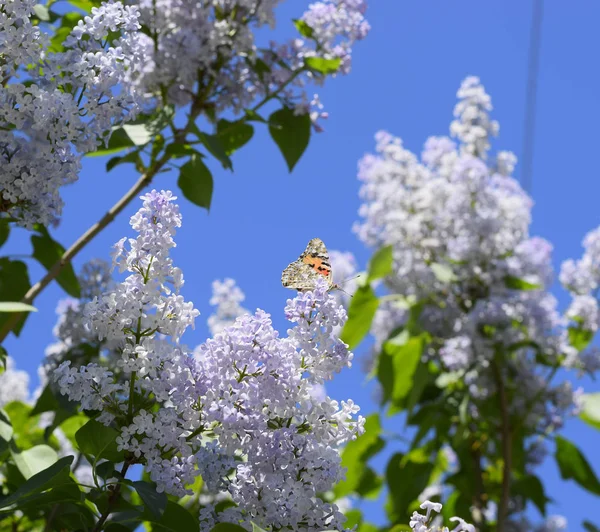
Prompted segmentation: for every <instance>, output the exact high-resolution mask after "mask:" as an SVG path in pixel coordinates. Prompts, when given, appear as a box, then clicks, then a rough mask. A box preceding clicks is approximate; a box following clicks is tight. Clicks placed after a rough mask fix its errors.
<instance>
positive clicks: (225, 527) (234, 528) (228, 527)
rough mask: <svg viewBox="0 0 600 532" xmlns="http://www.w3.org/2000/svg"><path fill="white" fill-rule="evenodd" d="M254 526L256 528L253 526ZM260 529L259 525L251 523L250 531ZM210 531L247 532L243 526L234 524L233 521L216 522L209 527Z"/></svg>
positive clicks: (253, 531)
mask: <svg viewBox="0 0 600 532" xmlns="http://www.w3.org/2000/svg"><path fill="white" fill-rule="evenodd" d="M254 527H256V528H254ZM255 530H256V531H258V530H262V529H261V528H260V527H259V526H257V525H255V524H254V523H252V532H255ZM210 532H248V531H247V530H246V529H245V528H244V527H241V526H240V525H234V524H233V523H218V524H217V525H215V526H213V527H212V528H211V529H210Z"/></svg>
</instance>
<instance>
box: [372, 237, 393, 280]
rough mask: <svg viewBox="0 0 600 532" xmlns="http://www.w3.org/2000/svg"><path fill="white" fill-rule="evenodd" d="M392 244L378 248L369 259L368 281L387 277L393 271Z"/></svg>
mask: <svg viewBox="0 0 600 532" xmlns="http://www.w3.org/2000/svg"><path fill="white" fill-rule="evenodd" d="M392 263H393V257H392V246H384V247H382V248H380V249H378V250H377V251H376V252H375V254H374V255H373V256H372V257H371V260H370V261H369V277H368V279H367V280H368V281H374V280H375V279H381V278H382V277H387V276H388V275H389V274H390V273H392Z"/></svg>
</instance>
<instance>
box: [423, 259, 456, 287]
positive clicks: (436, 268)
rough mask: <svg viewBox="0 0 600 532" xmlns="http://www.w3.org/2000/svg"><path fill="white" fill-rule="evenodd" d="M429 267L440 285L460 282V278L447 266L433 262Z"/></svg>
mask: <svg viewBox="0 0 600 532" xmlns="http://www.w3.org/2000/svg"><path fill="white" fill-rule="evenodd" d="M429 267H430V268H431V271H432V272H433V275H435V277H436V279H437V280H438V281H439V282H440V283H444V284H449V283H452V282H454V281H457V280H458V277H456V275H455V274H454V272H453V271H452V268H451V267H450V266H448V265H447V264H439V263H437V262H432V263H431V264H430V265H429Z"/></svg>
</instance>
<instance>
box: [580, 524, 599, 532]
mask: <svg viewBox="0 0 600 532" xmlns="http://www.w3.org/2000/svg"><path fill="white" fill-rule="evenodd" d="M581 524H582V525H583V528H585V529H586V530H587V532H600V528H598V527H597V526H596V525H595V524H594V523H592V522H590V521H584V522H583V523H581Z"/></svg>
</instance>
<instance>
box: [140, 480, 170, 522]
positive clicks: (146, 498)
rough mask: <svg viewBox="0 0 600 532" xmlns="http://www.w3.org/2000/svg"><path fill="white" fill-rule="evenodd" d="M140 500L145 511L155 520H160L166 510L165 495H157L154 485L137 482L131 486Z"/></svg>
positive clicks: (142, 481) (141, 481)
mask: <svg viewBox="0 0 600 532" xmlns="http://www.w3.org/2000/svg"><path fill="white" fill-rule="evenodd" d="M131 485H132V486H133V488H134V489H135V491H137V493H138V495H139V496H140V498H141V499H142V502H143V503H144V507H145V508H146V511H148V512H149V513H151V514H152V516H153V517H154V518H155V519H158V520H160V519H161V517H162V516H163V514H164V513H165V510H166V508H167V502H168V499H167V495H166V494H165V493H158V492H157V491H156V485H155V484H154V483H150V482H146V481H144V480H138V481H136V482H133V483H132V484H131Z"/></svg>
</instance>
